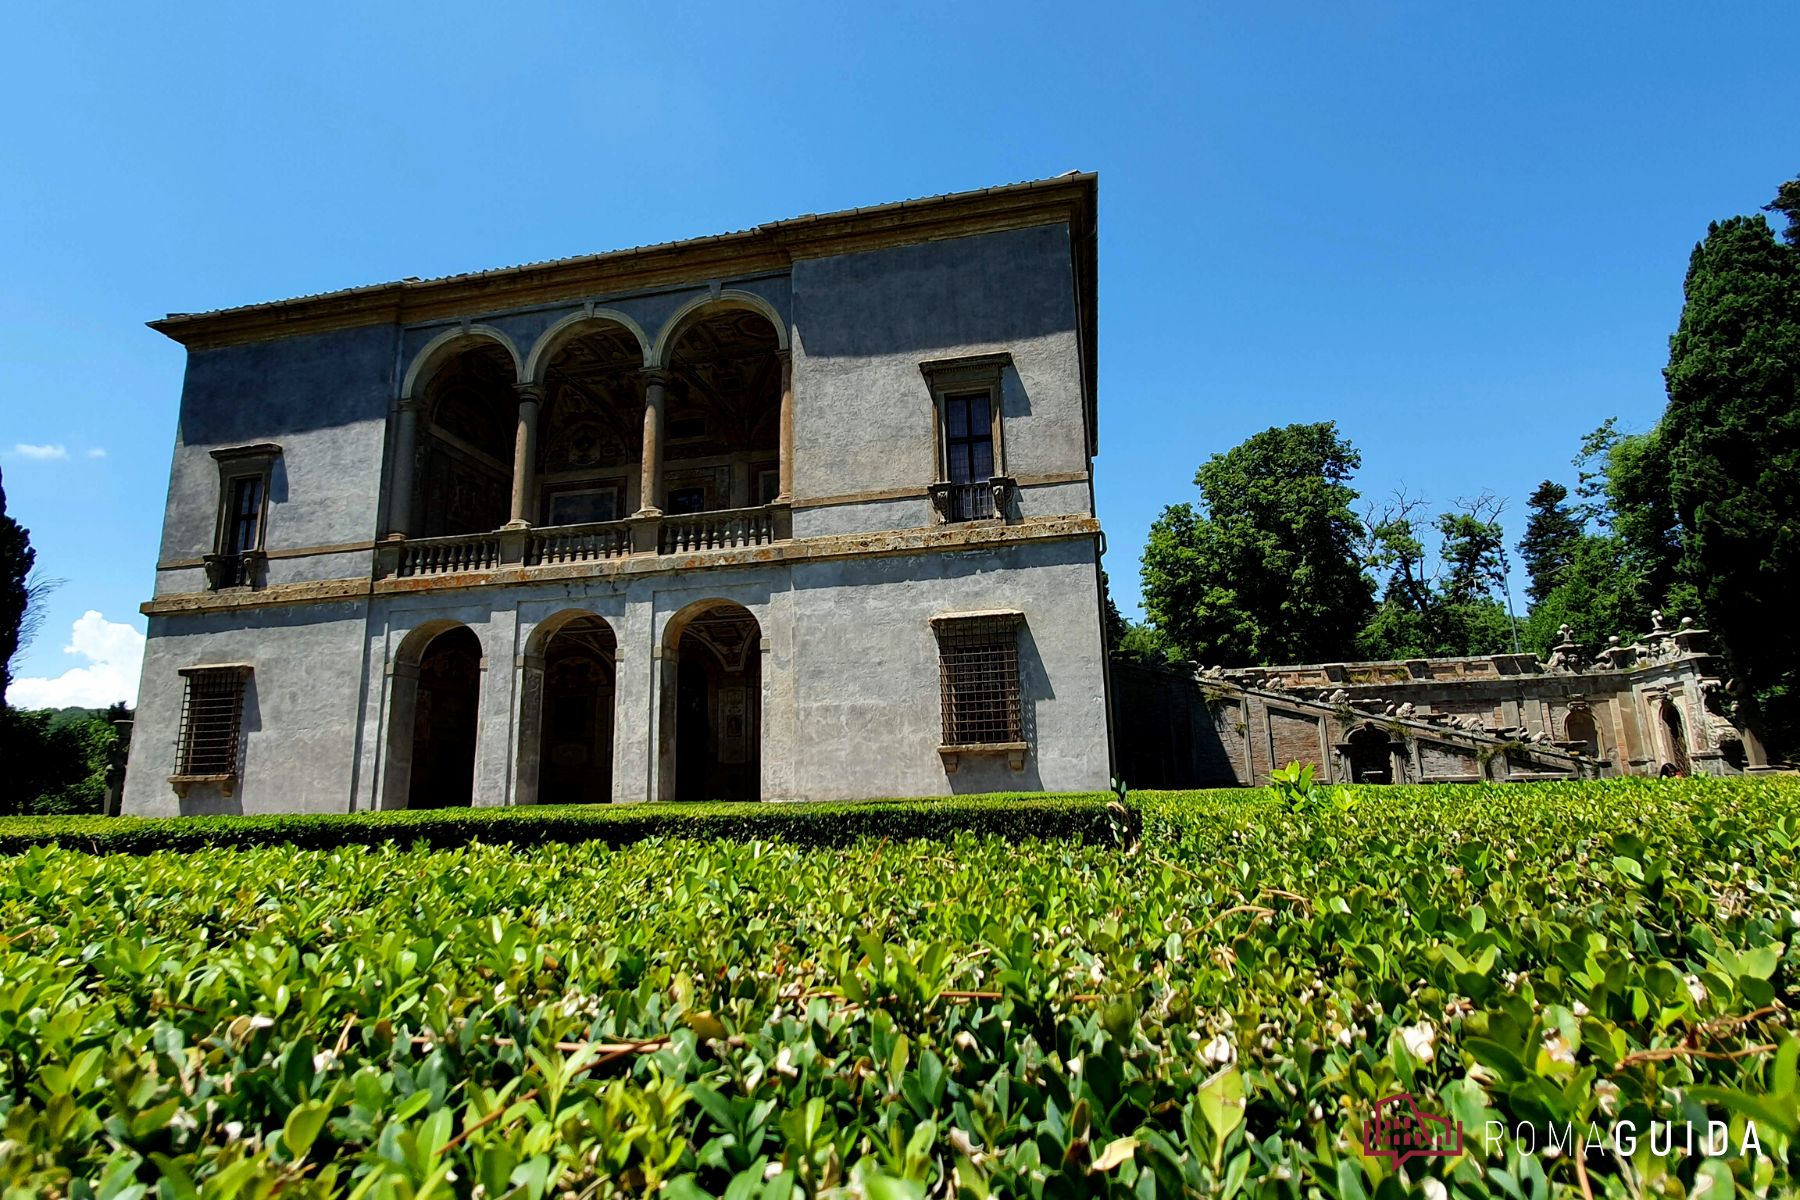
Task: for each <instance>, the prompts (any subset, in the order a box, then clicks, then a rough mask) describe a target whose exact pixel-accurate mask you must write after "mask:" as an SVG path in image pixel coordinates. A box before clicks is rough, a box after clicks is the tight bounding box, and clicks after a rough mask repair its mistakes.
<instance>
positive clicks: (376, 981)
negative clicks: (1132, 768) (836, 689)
mask: <svg viewBox="0 0 1800 1200" xmlns="http://www.w3.org/2000/svg"><path fill="white" fill-rule="evenodd" d="M1103 799H1104V798H1103V797H1053V798H1037V797H1032V798H1003V799H1000V800H998V801H993V800H983V799H968V800H962V799H959V800H954V801H942V802H930V803H923V804H873V805H866V806H846V805H830V806H808V807H807V808H799V809H785V808H784V809H774V808H773V806H770V809H769V810H765V809H759V808H727V809H723V810H722V811H721V810H718V809H714V808H711V807H709V808H708V809H703V810H685V811H686V812H687V814H688V815H690V816H694V817H699V818H702V819H703V822H710V821H711V820H712V819H713V818H715V817H718V818H721V819H729V820H731V824H732V826H733V828H735V829H743V828H746V827H747V826H746V822H747V821H754V820H757V819H759V818H761V817H763V816H764V815H765V812H766V811H773V812H774V813H775V817H776V819H785V818H783V817H782V814H800V815H799V816H796V817H793V818H792V819H793V821H794V823H793V824H792V825H791V826H790V828H789V830H788V831H787V832H792V831H798V832H800V833H801V834H802V835H803V836H806V837H811V836H820V837H826V838H828V839H829V842H830V844H820V845H802V844H796V843H795V842H793V841H791V840H786V839H784V838H781V837H775V838H770V839H767V840H765V839H764V838H762V837H760V836H759V837H756V838H741V839H740V838H711V839H699V838H685V837H669V836H657V837H651V838H648V839H646V840H642V841H639V842H637V843H636V844H632V845H624V846H621V847H618V848H610V847H608V846H606V845H604V844H602V842H601V841H599V840H587V841H585V842H584V843H583V844H579V845H559V844H553V843H552V844H546V845H542V846H532V847H511V846H504V845H481V844H468V845H461V846H457V847H455V848H451V849H441V850H434V849H429V848H424V847H420V846H413V847H410V848H407V847H402V846H397V845H392V844H389V845H380V846H366V847H365V846H361V845H349V846H346V847H345V848H343V849H338V850H334V851H328V852H323V853H320V852H314V851H309V850H304V849H299V848H296V847H295V846H292V845H273V846H255V847H249V848H243V849H232V848H224V849H221V848H203V849H199V850H195V851H193V852H192V853H185V854H169V853H165V854H148V855H143V856H138V857H132V856H125V855H116V854H88V853H81V852H76V851H71V850H67V849H62V848H58V847H54V846H49V847H46V846H38V847H33V848H32V849H30V850H28V851H26V852H25V853H23V854H19V855H15V856H12V857H9V858H0V1197H5V1200H12V1198H13V1197H15V1196H16V1197H21V1198H22V1197H26V1196H31V1197H37V1196H63V1197H67V1198H69V1200H86V1198H92V1200H152V1198H155V1200H165V1198H167V1200H176V1198H186V1197H197V1198H198V1200H212V1198H218V1200H223V1198H224V1197H228V1196H244V1197H261V1198H263V1200H269V1198H272V1197H275V1196H279V1197H280V1198H281V1200H311V1198H314V1197H316V1198H318V1200H328V1198H336V1197H352V1198H354V1200H424V1198H425V1197H427V1196H429V1197H433V1198H435V1200H444V1198H447V1197H471V1198H472V1197H475V1196H481V1197H483V1198H484V1200H554V1198H556V1197H561V1196H568V1195H575V1196H581V1197H584V1198H597V1200H606V1198H610V1197H626V1196H638V1195H649V1194H658V1195H662V1196H666V1197H670V1198H672V1200H700V1198H702V1197H707V1196H712V1197H722V1198H724V1200H763V1198H768V1200H775V1198H779V1200H825V1198H827V1197H836V1198H840V1200H852V1198H855V1197H863V1198H866V1200H888V1198H890V1197H894V1198H899V1197H905V1198H907V1200H925V1197H952V1196H954V1197H957V1198H958V1200H961V1198H962V1197H969V1198H971V1200H985V1198H987V1197H999V1196H1033V1197H1038V1198H1039V1200H1054V1198H1062V1197H1068V1198H1077V1197H1088V1196H1096V1195H1100V1196H1110V1197H1118V1198H1119V1200H1146V1198H1148V1197H1160V1196H1218V1197H1221V1198H1222V1200H1237V1198H1239V1197H1245V1198H1252V1200H1402V1198H1403V1197H1405V1196H1410V1195H1420V1194H1423V1195H1426V1196H1428V1197H1437V1198H1438V1200H1502V1198H1504V1200H1575V1198H1577V1197H1580V1198H1582V1200H1592V1198H1602V1200H1637V1198H1641V1197H1670V1198H1673V1197H1681V1196H1686V1197H1690V1198H1696V1197H1699V1196H1702V1195H1704V1196H1706V1197H1708V1200H1722V1198H1724V1197H1730V1196H1733V1195H1751V1194H1753V1195H1759V1196H1770V1195H1792V1194H1794V1186H1795V1180H1796V1177H1797V1173H1796V1169H1795V1168H1796V1166H1797V1165H1800V1037H1797V1036H1796V1028H1795V1026H1794V1023H1793V1013H1794V1011H1795V1009H1796V1008H1800V987H1797V983H1800V783H1797V781H1795V780H1792V779H1788V780H1774V779H1763V780H1739V781H1719V780H1688V781H1678V782H1667V783H1659V782H1656V781H1647V780H1631V781H1622V782H1605V783H1563V784H1545V785H1533V786H1518V785H1506V786H1440V787H1399V788H1342V787H1325V788H1317V789H1311V790H1310V791H1306V792H1299V791H1297V790H1296V791H1290V792H1288V793H1286V794H1276V793H1271V792H1267V791H1262V792H1254V791H1235V792H1211V793H1189V794H1179V793H1159V794H1143V795H1139V796H1134V797H1133V798H1132V802H1133V807H1134V808H1135V809H1136V810H1137V816H1138V817H1139V818H1140V823H1141V828H1140V829H1139V830H1138V832H1139V833H1140V834H1141V838H1140V839H1139V840H1136V841H1131V840H1130V837H1129V835H1130V833H1131V832H1132V830H1131V829H1130V828H1129V827H1130V826H1131V825H1133V824H1134V822H1132V821H1130V820H1126V821H1123V822H1121V825H1122V828H1121V830H1120V831H1121V832H1122V833H1125V834H1126V835H1127V844H1126V845H1125V846H1123V847H1121V846H1118V845H1110V844H1104V843H1100V844H1096V839H1092V838H1088V839H1086V840H1085V841H1084V839H1081V838H1055V839H1044V840H1037V839H1032V838H1029V837H1017V836H1008V837H996V836H977V835H973V834H969V833H966V832H958V833H957V834H956V835H955V836H950V837H946V838H939V837H937V836H936V835H935V834H933V835H932V836H928V837H921V838H911V839H907V838H899V839H892V838H883V839H866V840H863V841H861V842H860V843H858V844H856V845H854V846H851V847H849V848H842V847H840V846H838V845H837V842H838V841H839V840H840V839H842V838H847V837H850V836H852V835H859V834H862V833H867V832H869V831H870V827H869V826H867V825H864V824H862V822H863V821H864V820H865V819H866V820H867V821H868V822H870V823H872V824H879V823H882V822H887V821H892V822H900V821H902V820H904V819H909V818H907V817H906V816H905V814H907V813H909V812H914V811H915V810H922V811H926V812H931V811H937V812H938V813H940V814H941V815H942V816H943V817H945V818H946V820H949V819H954V818H961V819H963V820H965V821H974V820H980V819H982V810H983V809H986V810H988V812H989V813H990V814H991V815H992V816H993V819H994V820H996V821H999V822H1002V823H1003V824H1004V825H1005V827H1006V828H1007V829H1008V830H1009V831H1010V832H1012V833H1016V832H1017V830H1018V828H1019V827H1020V813H1021V812H1026V811H1031V809H1032V807H1033V805H1038V804H1047V805H1048V806H1049V807H1048V808H1047V809H1046V810H1045V811H1052V812H1054V811H1062V812H1065V813H1068V814H1072V817H1073V816H1080V815H1082V814H1084V813H1085V814H1087V815H1089V816H1092V817H1096V818H1097V817H1098V814H1099V813H1101V812H1104V811H1105V809H1104V807H1103V805H1102V803H1101V802H1102V800H1103ZM1059 805H1060V806H1061V807H1060V808H1059V807H1058V806H1059ZM808 809H811V810H813V811H815V812H817V813H819V814H821V815H820V816H819V817H818V818H817V819H814V818H813V817H811V816H808V815H806V814H807V813H808ZM683 811H684V810H679V809H671V810H665V809H657V810H650V811H649V812H644V811H641V810H640V811H636V812H627V813H625V814H623V815H624V816H626V817H637V816H654V815H658V814H659V813H663V812H667V813H668V815H669V816H671V817H678V816H679V815H681V813H682V812H683ZM396 815H400V814H396ZM469 815H470V814H467V813H457V814H417V815H412V816H413V817H414V819H415V820H417V819H424V824H423V825H422V826H419V827H420V828H435V829H439V830H442V831H444V832H445V833H446V834H447V833H448V831H449V830H450V829H452V828H462V829H463V830H465V831H466V830H467V829H468V828H469V826H467V825H463V826H460V827H459V826H454V825H449V824H441V822H443V821H444V820H446V819H463V820H466V819H467V818H468V817H469ZM544 815H545V814H544V813H542V812H535V813H520V814H517V817H516V818H514V819H517V820H523V819H528V818H532V817H542V816H544ZM550 815H552V816H554V815H555V814H550ZM505 816H506V814H493V815H492V816H489V817H487V818H486V819H488V820H490V821H491V820H494V819H497V818H503V817H505ZM828 818H830V819H828ZM316 820H319V819H316V818H315V819H310V820H309V823H308V824H307V825H305V826H302V827H301V828H303V829H310V828H313V825H312V823H311V822H312V821H316ZM331 820H335V821H339V822H341V821H342V820H344V819H343V818H335V819H331ZM364 820H365V821H366V820H368V819H367V818H365V819H364ZM389 820H390V821H391V820H392V818H389ZM150 824H153V825H159V826H160V824H161V823H150ZM170 824H173V825H177V826H178V825H180V824H181V823H179V822H176V823H170ZM190 824H191V822H190ZM235 824H236V823H229V824H227V825H226V826H224V827H225V828H232V827H235ZM334 827H335V826H333V825H325V826H322V827H320V828H323V829H331V828H334ZM376 827H377V828H380V827H382V826H379V825H378V826H376ZM534 827H535V826H532V825H515V826H512V828H513V829H514V830H515V831H523V830H525V829H527V828H534ZM709 827H710V825H708V824H705V823H698V824H692V825H688V826H686V827H685V831H697V830H701V829H705V828H709ZM350 828H357V826H355V825H352V826H350ZM489 828H490V831H492V830H495V829H498V828H501V827H500V826H491V827H489ZM586 828H588V829H592V828H595V826H592V825H590V826H587V827H586ZM621 828H623V827H621ZM763 828H764V829H767V828H769V827H768V826H764V827H763ZM1090 828H1091V826H1090ZM102 829H104V827H102ZM671 831H675V832H681V831H684V830H683V827H681V826H678V825H676V824H671V823H668V822H665V823H663V824H662V825H661V826H660V827H659V829H658V830H657V832H659V833H669V832H671ZM395 832H396V836H397V835H398V832H399V831H398V829H397V828H396V829H395ZM614 832H618V830H614ZM778 832H781V831H778ZM1396 1092H1405V1093H1409V1094H1411V1095H1412V1096H1414V1097H1416V1099H1417V1103H1418V1104H1419V1106H1420V1108H1421V1110H1422V1111H1424V1112H1426V1113H1430V1114H1441V1115H1442V1116H1444V1117H1447V1118H1453V1119H1454V1120H1455V1121H1458V1122H1460V1123H1461V1124H1462V1126H1463V1127H1464V1129H1465V1130H1466V1131H1467V1140H1466V1142H1465V1143H1464V1148H1463V1153H1461V1154H1460V1155H1458V1156H1456V1157H1447V1158H1419V1157H1408V1158H1404V1159H1402V1160H1401V1162H1400V1163H1395V1162H1393V1161H1392V1160H1391V1158H1383V1157H1380V1156H1371V1155H1365V1154H1363V1153H1360V1151H1361V1148H1362V1146H1363V1144H1364V1143H1363V1136H1364V1134H1365V1132H1366V1131H1367V1129H1368V1122H1369V1120H1370V1118H1371V1117H1373V1116H1375V1115H1376V1114H1377V1113H1380V1112H1391V1109H1390V1108H1385V1107H1384V1105H1386V1104H1388V1102H1389V1101H1391V1099H1392V1097H1393V1095H1394V1093H1396ZM1671 1122H1673V1123H1675V1124H1676V1125H1677V1126H1683V1127H1686V1126H1689V1125H1690V1123H1691V1125H1692V1126H1695V1127H1697V1128H1696V1132H1695V1135H1694V1137H1693V1140H1692V1144H1691V1147H1690V1145H1688V1144H1687V1143H1688V1139H1687V1137H1686V1136H1685V1135H1684V1134H1683V1133H1682V1132H1681V1131H1680V1129H1679V1128H1671V1126H1670V1124H1669V1123H1671ZM1714 1122H1716V1123H1717V1124H1716V1126H1715V1125H1714V1124H1711V1123H1714ZM1659 1127H1660V1128H1661V1129H1662V1130H1663V1131H1664V1132H1662V1133H1660V1134H1659V1132H1658V1129H1659ZM1715 1128H1716V1129H1717V1130H1718V1131H1719V1132H1720V1134H1721V1137H1720V1139H1719V1140H1721V1141H1723V1142H1724V1143H1725V1144H1726V1150H1725V1152H1724V1153H1718V1152H1709V1151H1706V1150H1704V1149H1703V1148H1702V1147H1703V1145H1704V1141H1705V1139H1707V1138H1709V1137H1711V1136H1712V1134H1713V1130H1714V1129H1715ZM1495 1131H1502V1132H1501V1133H1500V1134H1499V1135H1498V1136H1495ZM1753 1131H1754V1132H1753ZM1559 1137H1560V1138H1561V1139H1562V1141H1561V1144H1560V1148H1552V1144H1553V1143H1554V1142H1555V1141H1556V1139H1557V1138H1559ZM1753 1138H1754V1143H1755V1146H1754V1149H1752V1148H1751V1143H1752V1139H1753ZM1659 1141H1660V1142H1661V1148H1660V1149H1659V1148H1658V1146H1659ZM1670 1146H1673V1147H1674V1149H1673V1150H1671V1149H1670V1148H1669V1147H1670ZM1396 1153H1398V1151H1396ZM1397 1167H1398V1168H1399V1169H1396V1168H1397Z"/></svg>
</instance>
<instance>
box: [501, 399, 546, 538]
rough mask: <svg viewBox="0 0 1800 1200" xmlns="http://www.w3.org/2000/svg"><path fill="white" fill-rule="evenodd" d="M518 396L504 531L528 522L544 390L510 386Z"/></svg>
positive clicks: (535, 470)
mask: <svg viewBox="0 0 1800 1200" xmlns="http://www.w3.org/2000/svg"><path fill="white" fill-rule="evenodd" d="M513 391H515V392H517V393H518V396H519V432H518V436H516V437H515V438H514V439H513V478H512V520H510V521H508V522H507V523H506V527H507V528H508V529H527V528H529V527H530V526H531V524H532V522H531V519H530V518H529V517H527V516H526V512H527V510H528V509H529V508H530V507H531V488H532V482H533V480H534V479H535V478H536V475H537V428H538V409H539V407H541V402H542V401H543V399H544V389H543V388H542V387H541V386H540V385H538V384H535V383H520V384H515V385H514V386H513Z"/></svg>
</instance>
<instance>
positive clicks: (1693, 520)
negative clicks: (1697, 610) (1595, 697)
mask: <svg viewBox="0 0 1800 1200" xmlns="http://www.w3.org/2000/svg"><path fill="white" fill-rule="evenodd" d="M1684 290H1685V295H1686V298H1687V302H1686V304H1685V306H1684V307H1683V308H1682V311H1681V325H1680V327H1679V328H1678V329H1677V330H1676V332H1675V336H1674V337H1673V338H1671V339H1670V341H1669V366H1668V370H1667V371H1666V372H1665V376H1666V378H1667V381H1668V388H1669V407H1668V410H1667V411H1666V412H1665V413H1664V415H1663V419H1662V423H1661V424H1660V425H1659V426H1658V428H1657V440H1656V449H1657V451H1658V453H1659V455H1660V457H1661V467H1662V470H1663V472H1664V473H1665V474H1666V479H1667V486H1668V493H1667V501H1668V504H1669V506H1670V507H1671V508H1672V509H1673V510H1674V515H1675V518H1676V521H1677V523H1678V528H1679V530H1680V557H1679V560H1678V563H1677V572H1678V574H1679V575H1680V576H1681V577H1682V578H1683V579H1684V580H1685V581H1686V582H1687V583H1688V584H1689V585H1690V586H1692V587H1693V588H1694V589H1695V590H1696V592H1697V593H1698V596H1699V601H1700V607H1701V609H1702V611H1703V612H1704V613H1705V616H1706V620H1707V623H1708V624H1709V625H1710V626H1711V628H1712V629H1713V630H1714V631H1715V632H1716V633H1717V634H1718V636H1719V639H1720V641H1721V642H1722V643H1723V644H1724V647H1725V650H1726V654H1727V657H1728V659H1729V661H1730V663H1731V666H1732V669H1733V671H1734V672H1735V673H1736V674H1737V675H1738V676H1739V677H1740V678H1741V679H1742V680H1743V681H1744V683H1745V684H1746V685H1747V686H1748V687H1749V688H1750V690H1751V691H1752V693H1753V694H1754V695H1755V696H1756V698H1757V701H1758V703H1759V704H1760V706H1761V708H1762V710H1763V713H1764V719H1765V720H1766V721H1767V722H1768V723H1769V724H1770V726H1771V728H1772V731H1773V732H1774V733H1775V734H1776V740H1777V742H1778V743H1783V744H1791V743H1792V742H1793V741H1794V739H1795V737H1796V736H1797V735H1800V623H1796V622H1795V620H1794V617H1793V613H1794V597H1795V594H1796V592H1797V591H1800V485H1797V484H1796V480H1800V247H1795V246H1791V245H1784V244H1783V243H1782V242H1780V241H1778V240H1777V239H1776V237H1775V234H1774V232H1773V231H1772V230H1771V229H1770V228H1769V225H1768V222H1767V221H1765V220H1764V219H1763V218H1762V217H1760V216H1757V217H1735V218H1733V219H1731V220H1729V221H1724V222H1720V223H1718V224H1715V225H1714V226H1713V227H1712V228H1711V229H1710V230H1708V232H1707V235H1706V240H1705V241H1703V242H1701V243H1700V245H1698V246H1697V247H1695V249H1694V254H1693V258H1692V259H1691V260H1690V262H1689V264H1688V273H1687V281H1686V284H1685V289H1684Z"/></svg>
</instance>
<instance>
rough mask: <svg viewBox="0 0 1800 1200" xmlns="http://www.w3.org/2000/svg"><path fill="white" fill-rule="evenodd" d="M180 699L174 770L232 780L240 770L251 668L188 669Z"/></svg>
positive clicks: (191, 774) (239, 666)
mask: <svg viewBox="0 0 1800 1200" xmlns="http://www.w3.org/2000/svg"><path fill="white" fill-rule="evenodd" d="M182 675H184V676H185V677H186V680H187V687H186V688H185V689H184V691H183V694H182V701H181V727H180V732H179V733H178V734H177V735H176V744H175V774H176V776H177V777H178V778H179V777H189V778H206V779H232V778H236V777H237V773H238V751H239V749H240V744H241V741H242V730H243V719H244V684H245V683H246V682H247V680H248V679H249V676H250V668H249V667H247V666H241V665H232V666H220V667H188V668H186V669H185V670H183V671H182Z"/></svg>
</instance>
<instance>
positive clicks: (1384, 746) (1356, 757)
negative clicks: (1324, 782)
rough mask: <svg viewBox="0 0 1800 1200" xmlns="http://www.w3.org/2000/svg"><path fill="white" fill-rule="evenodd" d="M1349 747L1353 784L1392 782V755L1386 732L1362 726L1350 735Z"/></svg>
mask: <svg viewBox="0 0 1800 1200" xmlns="http://www.w3.org/2000/svg"><path fill="white" fill-rule="evenodd" d="M1349 746H1350V751H1349V758H1350V779H1351V781H1352V782H1353V783H1392V782H1394V755H1393V749H1392V747H1391V746H1390V745H1389V742H1388V735H1387V733H1386V731H1384V730H1380V729H1376V728H1374V727H1373V726H1370V725H1364V726H1363V727H1362V728H1361V729H1358V730H1357V731H1356V732H1355V733H1352V734H1351V735H1350V742H1349Z"/></svg>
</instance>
